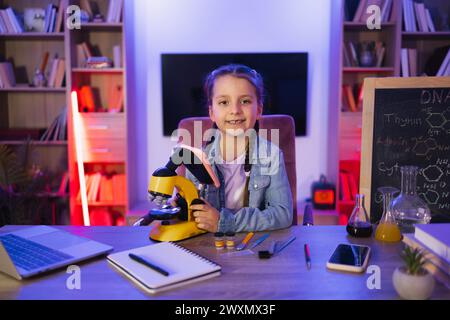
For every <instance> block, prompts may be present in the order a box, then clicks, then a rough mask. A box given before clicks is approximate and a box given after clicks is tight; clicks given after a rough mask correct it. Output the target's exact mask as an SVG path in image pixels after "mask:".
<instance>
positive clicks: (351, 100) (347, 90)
mask: <svg viewBox="0 0 450 320" xmlns="http://www.w3.org/2000/svg"><path fill="white" fill-rule="evenodd" d="M342 91H343V92H342V96H343V98H344V102H345V103H346V104H344V106H346V107H348V109H349V110H350V111H352V112H356V101H355V96H354V95H353V89H352V87H351V86H350V85H348V84H344V85H343V86H342Z"/></svg>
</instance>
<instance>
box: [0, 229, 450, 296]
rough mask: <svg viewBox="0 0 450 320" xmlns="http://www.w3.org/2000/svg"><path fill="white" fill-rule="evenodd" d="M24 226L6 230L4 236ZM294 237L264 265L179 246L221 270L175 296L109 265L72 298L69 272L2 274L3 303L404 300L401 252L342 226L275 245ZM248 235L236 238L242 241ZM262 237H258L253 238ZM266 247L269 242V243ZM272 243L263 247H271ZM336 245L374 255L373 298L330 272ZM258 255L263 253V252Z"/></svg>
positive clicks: (95, 268) (137, 240)
mask: <svg viewBox="0 0 450 320" xmlns="http://www.w3.org/2000/svg"><path fill="white" fill-rule="evenodd" d="M23 227H24V226H5V227H3V228H0V233H4V232H9V231H13V230H16V229H18V228H23ZM58 228H61V229H62V230H65V231H69V232H71V233H73V234H76V235H79V236H83V237H86V238H90V239H93V240H96V241H99V242H103V243H105V244H109V245H111V246H113V247H114V249H115V252H118V251H122V250H127V249H131V248H134V247H139V246H144V245H148V244H150V241H149V240H148V238H147V236H148V233H149V230H150V228H151V227H74V226H61V227H58ZM290 235H295V236H296V237H297V238H296V240H295V241H294V242H293V243H292V244H290V245H289V246H288V247H286V248H285V249H284V250H283V251H282V252H281V253H280V254H279V255H278V256H275V257H273V258H271V259H268V260H260V259H258V257H257V255H247V256H234V257H233V256H226V252H227V250H223V251H217V250H216V249H215V248H214V243H213V237H212V235H211V234H205V235H202V236H199V237H196V238H193V239H189V240H185V241H182V242H180V244H181V245H183V246H185V247H187V248H189V249H191V250H193V251H195V252H197V253H199V254H201V255H204V256H206V257H208V258H210V259H211V260H213V261H215V262H217V263H219V264H220V265H221V266H222V275H221V276H219V277H216V278H213V279H209V280H205V281H203V282H198V283H195V284H191V285H187V286H185V287H180V288H176V289H174V290H172V291H167V292H162V293H160V294H157V295H150V294H147V293H145V292H144V291H142V290H141V289H139V288H138V287H137V286H135V285H134V284H133V283H132V282H131V281H129V280H128V279H127V278H125V277H124V276H123V275H121V274H120V273H118V272H116V271H115V270H114V269H113V267H111V266H110V265H109V264H108V263H107V261H106V259H105V257H100V258H95V259H91V260H89V261H86V262H83V263H79V264H78V266H79V267H80V270H81V289H80V290H69V289H67V287H66V281H67V279H68V278H69V276H70V274H67V273H66V269H61V270H57V271H54V272H52V273H50V274H46V275H43V276H40V277H37V278H33V279H29V280H24V281H17V280H15V279H12V278H10V277H8V276H6V275H4V274H0V299H199V300H207V299H224V300H226V299H231V300H235V299H241V300H247V299H275V300H278V299H289V300H295V299H399V297H398V295H397V293H396V292H395V289H394V287H393V285H392V280H391V279H392V273H393V272H394V269H395V268H396V267H397V266H399V265H400V264H401V260H400V257H399V252H400V251H401V249H402V244H401V243H397V244H383V243H379V242H377V241H375V240H374V239H355V238H350V237H348V236H347V234H346V231H345V227H341V226H314V227H301V226H295V227H291V228H289V229H284V230H278V231H273V232H271V236H270V238H269V239H274V240H281V239H285V238H287V237H288V236H290ZM244 236H245V234H243V233H241V234H238V235H237V236H236V237H237V240H240V239H242V238H243V237H244ZM257 236H258V234H257V235H255V238H256V237H257ZM269 239H268V240H269ZM268 240H266V241H265V242H264V243H263V244H262V245H261V248H260V249H264V244H266V243H267V245H269V243H270V241H268ZM304 243H308V244H309V246H310V250H311V260H312V268H311V270H309V271H308V269H307V268H306V264H305V259H304V253H303V244H304ZM338 243H355V244H365V245H369V246H370V247H371V248H372V255H371V259H370V261H369V265H377V266H379V267H380V268H381V289H380V290H377V289H373V290H370V289H368V287H367V280H368V279H369V277H370V276H371V274H366V273H363V274H354V273H345V272H338V271H330V270H327V269H326V262H327V260H328V258H329V257H330V256H331V254H332V253H333V251H334V249H335V248H336V246H337V244H338ZM258 248H259V247H258ZM432 299H450V290H448V289H447V288H446V287H445V286H443V285H442V284H441V283H439V282H436V287H435V290H434V293H433V296H432Z"/></svg>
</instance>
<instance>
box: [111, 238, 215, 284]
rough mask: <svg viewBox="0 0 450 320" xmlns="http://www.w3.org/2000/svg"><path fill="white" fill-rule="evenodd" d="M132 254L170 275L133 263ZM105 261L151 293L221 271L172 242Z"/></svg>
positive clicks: (116, 255) (140, 249) (134, 250)
mask: <svg viewBox="0 0 450 320" xmlns="http://www.w3.org/2000/svg"><path fill="white" fill-rule="evenodd" d="M129 253H134V254H136V255H139V256H142V257H144V258H146V259H147V260H149V261H150V262H151V263H153V264H154V265H156V266H158V267H160V268H162V269H164V270H166V271H167V272H169V276H164V275H162V274H160V273H158V272H156V271H154V270H152V269H150V268H149V267H147V266H145V265H143V264H141V263H139V262H137V261H134V260H132V259H131V258H130V257H129V256H128V254H129ZM107 258H108V260H110V261H111V262H113V264H115V265H116V266H119V267H120V268H121V269H122V271H124V272H126V273H128V274H129V275H131V276H132V277H134V278H136V280H138V281H139V282H141V283H142V284H145V285H146V286H147V287H148V288H150V289H157V288H160V287H164V286H167V285H172V284H176V283H179V282H183V281H185V280H189V279H194V278H198V277H202V276H206V275H208V274H211V273H217V272H219V271H220V270H221V267H220V266H219V265H217V264H215V263H214V262H212V261H210V260H208V259H206V258H203V257H201V256H199V255H197V254H196V253H194V252H192V251H190V250H188V249H186V248H183V247H181V246H179V245H177V244H175V243H172V242H161V243H157V244H154V245H149V246H145V247H140V248H135V249H131V250H127V251H122V252H118V253H114V254H111V255H109V256H108V257H107Z"/></svg>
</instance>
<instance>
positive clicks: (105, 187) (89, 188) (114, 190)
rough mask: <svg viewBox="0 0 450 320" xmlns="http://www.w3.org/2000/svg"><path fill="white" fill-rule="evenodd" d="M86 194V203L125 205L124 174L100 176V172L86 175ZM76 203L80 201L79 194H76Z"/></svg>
mask: <svg viewBox="0 0 450 320" xmlns="http://www.w3.org/2000/svg"><path fill="white" fill-rule="evenodd" d="M85 178H86V192H87V199H88V202H90V203H93V202H102V203H110V204H116V205H123V204H125V203H126V196H125V179H126V176H125V174H113V175H112V176H111V175H102V174H101V173H100V172H96V173H87V174H86V175H85ZM77 199H78V201H81V193H80V192H78V195H77Z"/></svg>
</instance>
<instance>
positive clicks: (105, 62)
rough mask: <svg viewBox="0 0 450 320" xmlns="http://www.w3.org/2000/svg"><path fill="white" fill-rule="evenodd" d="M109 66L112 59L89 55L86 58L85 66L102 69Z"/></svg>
mask: <svg viewBox="0 0 450 320" xmlns="http://www.w3.org/2000/svg"><path fill="white" fill-rule="evenodd" d="M111 67H112V61H111V59H109V58H108V57H89V58H87V60H86V68H92V69H104V68H111Z"/></svg>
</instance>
